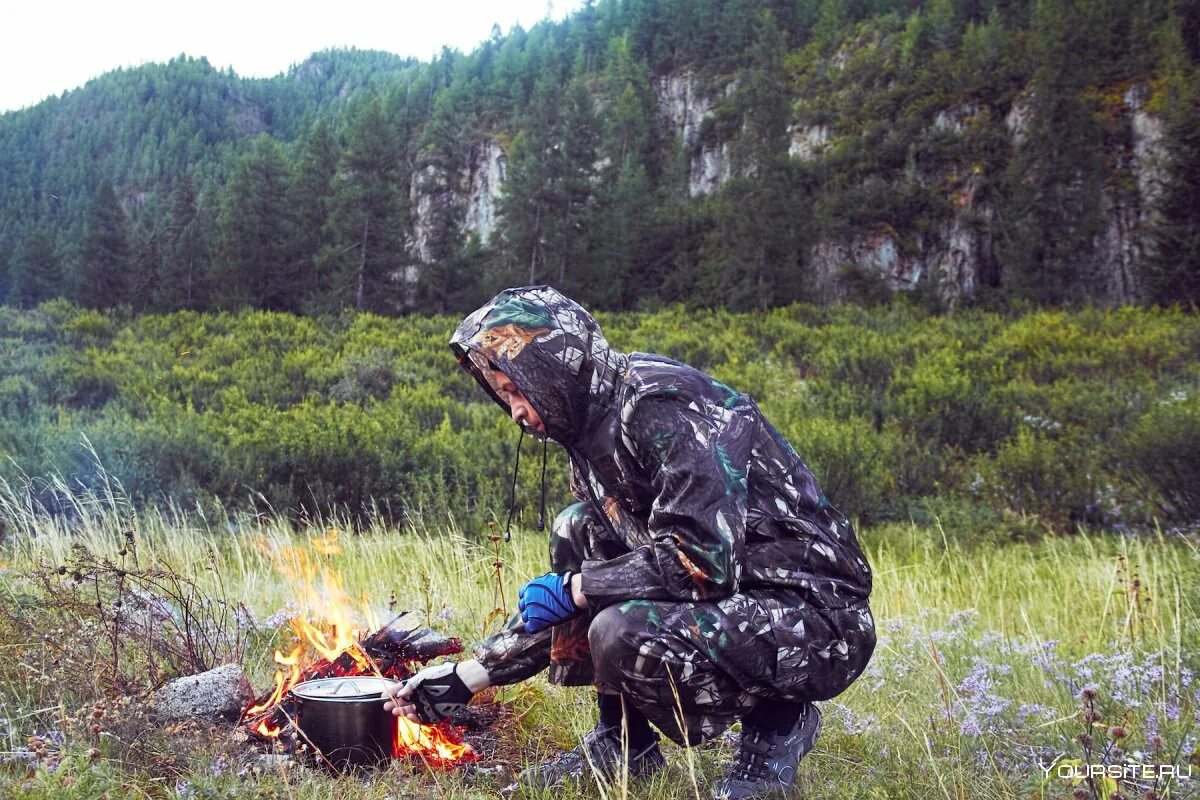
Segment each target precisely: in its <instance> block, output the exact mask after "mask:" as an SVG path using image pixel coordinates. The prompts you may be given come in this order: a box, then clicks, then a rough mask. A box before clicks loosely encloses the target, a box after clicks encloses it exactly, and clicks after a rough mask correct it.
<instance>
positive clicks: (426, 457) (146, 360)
mask: <svg viewBox="0 0 1200 800" xmlns="http://www.w3.org/2000/svg"><path fill="white" fill-rule="evenodd" d="M599 320H600V322H601V324H602V326H603V327H604V329H605V332H606V334H607V335H608V338H609V340H610V341H611V342H612V344H613V345H614V346H615V347H617V348H619V349H622V350H627V351H628V350H641V351H645V352H657V353H662V354H665V355H668V356H671V357H674V358H678V359H680V360H682V361H685V362H687V363H690V364H692V365H693V366H696V367H699V368H701V369H705V370H706V371H708V372H710V373H711V374H712V375H713V376H714V377H716V378H718V379H719V380H722V381H724V382H725V383H727V384H729V385H730V386H732V387H734V388H736V389H738V390H740V391H744V392H748V393H750V394H752V395H753V396H754V397H755V398H757V400H758V401H759V403H760V405H761V406H762V409H763V411H764V413H766V415H767V417H768V418H769V419H770V420H771V421H772V422H773V423H774V424H775V425H776V427H778V428H779V429H780V431H782V432H783V433H784V435H786V436H787V437H788V438H789V439H790V440H791V441H792V443H793V444H794V445H795V447H796V449H797V451H798V452H799V453H800V454H801V455H802V456H803V457H804V458H806V459H807V460H808V461H809V463H810V464H811V466H812V468H813V471H814V473H815V474H816V476H817V478H818V480H819V481H820V483H821V485H822V486H823V488H825V490H826V491H827V494H828V495H829V497H830V498H831V499H832V500H833V502H834V503H836V504H838V505H839V506H841V507H842V508H843V510H845V511H846V512H847V513H849V514H852V515H855V516H862V517H868V518H871V519H884V518H889V517H900V518H902V517H904V516H906V515H909V514H914V515H918V516H922V515H923V516H922V518H925V517H928V515H929V513H930V512H929V511H928V509H929V508H931V507H934V506H937V507H941V508H962V507H967V506H971V507H977V508H978V509H979V513H981V514H983V515H984V516H987V517H988V518H989V519H991V518H993V517H995V518H996V519H1009V520H1011V519H1020V518H1021V515H1024V516H1025V519H1027V520H1033V521H1036V520H1043V521H1045V522H1047V523H1050V524H1051V525H1053V526H1055V527H1058V528H1067V527H1070V526H1071V525H1073V524H1076V523H1080V522H1086V523H1096V522H1100V523H1142V522H1146V521H1149V520H1150V518H1152V517H1154V516H1155V515H1161V514H1168V515H1170V516H1172V517H1174V518H1180V519H1194V518H1195V517H1196V516H1198V515H1200V509H1198V508H1197V500H1196V495H1195V491H1196V490H1195V488H1194V487H1195V486H1196V485H1197V475H1196V473H1195V468H1194V467H1193V461H1194V460H1195V459H1193V458H1192V457H1191V454H1192V453H1193V452H1195V451H1196V449H1197V446H1196V445H1197V434H1196V427H1197V423H1196V417H1197V412H1196V405H1195V404H1196V401H1195V400H1194V399H1189V398H1194V397H1195V395H1196V392H1195V390H1194V388H1186V387H1195V386H1197V385H1200V319H1198V318H1197V317H1195V316H1191V315H1188V314H1184V313H1181V312H1178V311H1150V310H1145V309H1121V310H1116V311H1103V310H1097V309H1085V310H1082V311H1075V312H1066V311H1053V312H1049V311H1037V312H1032V313H1028V314H1025V315H1022V316H1018V317H1013V318H1006V317H1004V316H1001V315H1000V314H996V313H989V312H985V311H981V310H968V311H965V312H961V313H957V314H953V315H945V316H933V315H930V314H929V313H928V312H927V311H924V310H922V309H921V308H919V307H918V306H917V305H916V304H914V303H906V302H895V303H891V304H889V305H885V306H880V307H878V308H873V309H863V308H858V307H852V306H842V307H834V308H817V307H814V306H808V305H797V306H792V307H789V308H777V309H773V310H771V311H769V312H766V313H763V314H734V313H729V312H726V311H705V310H690V309H685V308H683V307H681V306H676V307H672V308H668V309H664V310H662V311H659V312H654V313H645V312H637V313H625V314H601V315H600V317H599ZM457 323H458V319H456V318H452V317H436V316H433V317H415V316H414V317H406V318H402V319H397V318H387V317H381V316H377V315H373V314H352V313H343V314H340V315H338V316H335V317H329V318H303V317H296V316H290V315H287V314H276V313H265V312H250V311H246V312H240V313H236V314H231V313H219V314H199V313H194V312H178V313H173V314H165V315H153V316H142V317H122V316H120V315H105V314H100V313H98V312H95V311H84V310H80V309H77V308H75V307H74V306H72V305H70V304H69V303H64V302H62V301H56V302H52V303H46V304H43V305H42V306H39V307H38V308H35V309H32V310H29V311H16V310H12V309H7V308H0V477H5V478H10V479H11V478H13V477H16V476H19V475H21V474H22V472H26V473H29V474H31V475H41V474H45V473H48V472H58V473H60V474H61V475H63V476H64V477H66V478H67V479H68V481H69V482H70V484H71V485H72V486H78V487H81V488H89V487H90V488H96V487H94V486H90V484H92V483H95V482H96V481H98V480H100V473H99V471H98V470H97V468H96V467H97V464H96V460H97V458H99V460H100V463H101V465H103V466H104V467H105V470H106V472H107V473H108V474H110V475H112V476H114V477H116V478H117V479H118V480H119V481H120V482H121V483H122V485H123V486H124V487H125V489H126V490H127V491H128V493H129V495H130V496H131V497H132V498H134V500H135V501H137V502H139V503H151V502H160V501H161V499H162V498H164V497H170V498H172V499H174V500H175V501H177V502H182V503H185V504H190V503H192V502H197V503H201V504H207V503H213V502H216V501H220V502H222V503H226V504H233V505H244V504H246V503H250V502H252V503H255V504H260V505H261V504H262V503H263V502H264V501H265V502H267V503H269V504H271V505H272V506H273V507H275V508H277V509H280V510H283V509H289V508H290V509H298V508H299V507H301V506H304V507H321V508H325V507H328V506H330V505H341V506H343V507H346V508H350V509H353V510H362V509H365V508H368V507H370V506H371V505H372V504H375V505H378V506H379V507H381V508H388V509H391V510H392V512H393V513H395V514H404V513H409V512H410V511H412V510H414V509H416V510H418V511H419V512H420V513H421V514H423V515H428V514H430V513H434V514H439V515H440V514H443V513H452V514H454V515H455V516H456V519H459V520H460V521H463V520H467V519H469V520H471V521H472V522H480V521H482V520H484V519H487V518H490V517H491V515H497V516H500V517H503V515H504V512H505V510H506V508H507V504H508V498H509V488H508V486H509V481H510V479H511V470H512V466H513V461H514V458H515V455H516V453H515V447H516V440H517V431H516V430H515V428H514V427H513V425H512V423H511V421H510V420H508V419H507V418H506V417H505V416H504V414H502V413H501V412H500V411H499V409H497V408H496V406H495V405H494V404H493V403H491V401H489V400H488V399H487V398H486V397H485V396H484V394H483V393H482V392H481V391H480V390H479V387H478V386H476V385H475V383H474V381H472V380H471V379H470V378H469V377H467V376H466V375H464V374H463V373H462V372H461V370H459V369H457V367H456V366H455V364H454V360H453V356H452V355H451V354H450V352H449V350H448V348H447V347H446V341H447V340H448V338H449V336H450V334H451V332H452V331H453V330H454V327H455V326H456V325H457ZM1180 387H1185V388H1184V389H1183V390H1182V391H1181V389H1180ZM84 437H87V440H89V441H90V442H91V443H92V446H93V447H94V449H95V455H93V454H92V452H91V451H90V450H89V449H88V447H87V446H85V445H84ZM540 455H541V454H540V452H539V451H538V449H537V447H536V443H531V442H527V443H526V448H525V451H524V454H523V456H522V463H523V466H524V468H523V469H522V471H521V475H520V478H519V485H518V490H517V504H518V515H519V516H520V517H522V518H523V519H525V521H526V522H528V523H532V521H533V520H534V519H535V518H536V508H537V506H538V505H539V500H540V497H539V493H540V481H539V472H540V463H539V460H540ZM549 455H550V459H549V464H548V471H547V474H548V476H549V478H550V485H549V492H548V497H547V507H548V509H549V511H550V513H553V511H555V510H557V508H558V507H560V506H561V505H562V504H564V503H565V502H567V500H568V497H567V493H566V483H567V474H568V468H567V463H566V458H565V457H564V455H563V453H562V452H561V451H560V450H559V449H558V448H552V449H551V450H550V452H549ZM955 513H958V512H955ZM1005 515H1007V516H1005ZM1014 515H1015V516H1014ZM1030 524H1034V523H1030ZM1006 525H1007V523H1006ZM1028 527H1029V526H1028V525H1027V524H1026V523H1024V522H1022V523H1020V524H1017V525H1016V527H1013V526H1011V525H1008V526H1007V528H1006V529H1007V530H1014V531H1024V530H1026V529H1027V528H1028ZM1014 535H1016V534H1014ZM1020 535H1024V534H1020Z"/></svg>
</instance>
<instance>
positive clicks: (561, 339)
mask: <svg viewBox="0 0 1200 800" xmlns="http://www.w3.org/2000/svg"><path fill="white" fill-rule="evenodd" d="M450 347H451V349H452V350H453V351H454V354H455V356H456V357H457V358H458V363H459V364H460V365H461V366H462V367H463V369H465V370H466V371H467V372H469V373H470V374H471V375H473V376H474V377H475V380H476V381H478V382H479V385H480V386H482V387H483V388H484V390H485V391H486V392H487V393H488V395H490V396H491V398H492V399H493V400H495V401H496V403H497V404H499V405H500V407H501V408H503V409H504V410H505V412H506V413H510V414H511V410H510V409H509V406H508V403H505V402H504V401H503V400H501V399H500V398H499V396H497V394H496V392H495V390H494V389H493V388H492V387H491V385H490V384H489V383H488V380H487V378H486V377H485V375H484V369H488V368H490V369H498V370H500V371H501V372H503V373H504V374H506V375H508V377H509V378H511V379H512V382H513V383H514V384H516V386H517V388H519V389H520V390H521V391H522V392H523V393H524V394H525V397H526V398H527V399H528V400H529V403H530V404H531V405H532V406H533V407H534V409H535V410H536V411H537V412H538V416H540V417H541V418H542V422H543V423H544V424H545V426H546V432H547V434H548V435H549V437H550V438H552V439H553V440H554V441H556V442H558V443H559V444H561V445H570V444H572V443H573V442H575V441H576V440H577V439H578V438H579V437H580V436H581V435H582V434H583V433H584V432H585V431H586V430H588V428H589V427H590V425H591V424H592V423H593V422H594V421H595V420H596V419H598V418H599V417H601V416H603V414H604V413H605V412H607V411H608V410H609V409H610V408H611V407H612V404H613V402H614V396H615V393H616V386H617V383H618V381H619V380H620V379H621V376H622V375H623V374H624V371H625V368H626V366H627V365H628V357H627V356H626V355H625V354H624V353H619V352H617V351H615V350H613V349H612V348H611V347H609V345H608V342H607V340H605V338H604V334H603V333H601V332H600V326H599V325H598V324H597V323H596V320H595V319H594V318H593V317H592V315H591V314H589V313H588V312H587V311H585V310H584V309H583V307H582V306H580V305H579V304H578V303H576V302H575V301H574V300H571V299H570V298H568V297H566V296H564V295H563V294H562V293H561V292H559V291H558V290H557V289H553V288H551V287H549V286H523V287H520V288H515V289H505V290H504V291H503V292H500V294H498V295H496V296H495V297H493V298H492V299H491V300H490V301H489V302H488V303H486V304H485V305H483V306H482V307H481V308H479V309H477V310H476V311H474V312H472V313H471V314H470V315H468V316H467V318H466V319H464V320H463V321H462V322H461V323H460V324H459V326H458V329H457V330H455V331H454V336H452V337H451V338H450Z"/></svg>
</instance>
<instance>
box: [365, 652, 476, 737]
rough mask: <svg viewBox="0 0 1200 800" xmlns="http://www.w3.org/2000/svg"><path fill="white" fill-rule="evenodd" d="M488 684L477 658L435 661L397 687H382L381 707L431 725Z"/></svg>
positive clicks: (466, 701) (463, 703) (395, 714)
mask: <svg viewBox="0 0 1200 800" xmlns="http://www.w3.org/2000/svg"><path fill="white" fill-rule="evenodd" d="M481 676H482V677H481ZM464 677H465V678H466V679H467V680H464ZM487 685H488V681H487V672H486V671H484V669H483V667H482V666H480V665H479V662H478V661H474V660H471V661H464V662H462V663H460V664H438V665H437V666H435V667H426V668H425V669H423V670H421V671H420V672H418V673H417V674H416V675H413V676H412V677H411V678H409V679H408V680H406V681H403V682H401V683H400V685H399V686H394V687H391V688H389V689H385V690H384V692H383V696H384V697H385V698H387V702H386V703H384V704H383V708H384V710H385V711H390V712H392V714H393V715H394V716H397V717H400V716H404V717H408V718H409V719H410V720H412V721H413V722H419V723H421V724H422V725H432V724H433V723H435V722H441V721H442V720H444V719H445V718H446V717H448V716H450V715H451V714H453V713H454V712H455V711H457V710H458V709H460V708H462V707H463V706H465V705H466V704H467V703H469V702H470V701H471V698H472V697H473V696H474V695H475V693H476V692H478V691H480V690H481V689H485V688H487Z"/></svg>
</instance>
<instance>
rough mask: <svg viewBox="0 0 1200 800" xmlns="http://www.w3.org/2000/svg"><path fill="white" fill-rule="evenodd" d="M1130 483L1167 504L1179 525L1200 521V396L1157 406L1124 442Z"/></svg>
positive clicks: (1182, 394) (1178, 398)
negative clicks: (1198, 519) (1183, 522)
mask: <svg viewBox="0 0 1200 800" xmlns="http://www.w3.org/2000/svg"><path fill="white" fill-rule="evenodd" d="M1123 450H1124V456H1125V458H1124V461H1123V464H1124V466H1125V468H1126V470H1127V472H1128V477H1129V479H1130V481H1132V482H1133V483H1134V484H1135V485H1136V486H1138V487H1140V488H1142V489H1143V490H1144V491H1145V492H1146V493H1148V494H1157V495H1158V496H1159V497H1161V498H1162V500H1163V501H1164V502H1165V503H1166V506H1167V507H1166V511H1167V513H1168V514H1169V515H1170V516H1172V517H1174V518H1177V519H1189V520H1194V519H1196V518H1197V517H1200V394H1197V393H1196V392H1195V390H1192V391H1191V392H1190V393H1188V392H1184V391H1182V390H1181V391H1180V392H1179V393H1178V395H1177V396H1175V397H1172V398H1169V399H1167V400H1164V401H1161V402H1159V403H1156V404H1155V405H1154V406H1153V407H1151V409H1150V410H1149V411H1148V412H1147V413H1146V414H1145V416H1143V417H1142V418H1141V419H1139V420H1138V421H1137V424H1135V425H1134V426H1133V427H1132V428H1131V429H1130V430H1129V432H1128V435H1127V436H1126V437H1125V441H1124V448H1123Z"/></svg>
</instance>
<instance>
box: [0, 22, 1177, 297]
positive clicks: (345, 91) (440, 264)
mask: <svg viewBox="0 0 1200 800" xmlns="http://www.w3.org/2000/svg"><path fill="white" fill-rule="evenodd" d="M1198 19H1200V17H1198V15H1197V12H1196V11H1194V10H1192V9H1190V8H1189V7H1187V6H1186V5H1185V4H1172V3H1170V2H1167V0H1151V1H1150V2H1146V3H1140V4H1133V3H1130V2H1125V1H1124V0H1110V1H1109V2H1103V3H1102V2H1099V1H1098V0H1088V1H1087V2H1077V1H1076V0H1037V1H1036V2H1029V0H931V2H925V3H919V4H912V3H909V2H896V1H895V0H873V1H872V2H855V3H844V2H837V1H836V0H820V1H818V0H802V2H796V3H794V2H786V3H785V2H781V1H780V0H763V1H761V2H748V1H747V0H600V2H595V3H589V4H587V5H586V6H585V7H584V8H583V9H581V10H580V11H579V12H577V13H576V14H574V15H572V16H571V17H569V18H568V19H566V20H565V21H563V22H543V23H539V24H538V25H536V26H534V27H533V28H531V29H530V30H528V31H525V30H521V29H515V30H513V31H511V32H510V33H509V34H508V35H502V34H501V32H500V31H498V30H497V31H496V32H495V35H494V36H493V38H492V39H491V40H490V41H488V42H486V43H484V44H483V45H482V46H481V47H480V48H479V49H477V50H476V51H474V52H472V53H469V54H462V53H458V52H453V51H449V50H444V51H443V52H442V54H441V55H440V57H438V58H437V59H435V60H433V61H432V62H416V61H412V60H403V59H400V58H398V57H396V56H391V55H389V54H386V53H377V52H361V51H339V52H326V53H320V54H316V55H314V56H312V57H311V58H310V59H308V60H307V61H305V62H304V63H302V64H300V65H298V66H296V67H295V68H293V69H292V70H290V71H289V72H288V73H287V74H285V75H281V76H278V77H276V78H272V79H267V80H246V79H241V78H238V77H237V76H235V75H233V74H232V73H230V72H221V71H218V70H215V69H213V68H212V67H211V66H210V65H209V64H208V63H207V62H206V61H204V60H203V59H202V58H201V59H195V58H188V57H180V58H178V59H175V60H173V61H171V62H170V63H168V64H165V65H149V66H145V67H140V68H137V69H131V70H119V71H116V72H113V73H109V74H107V75H105V76H102V77H100V78H97V79H95V80H93V81H91V82H89V83H88V84H87V85H86V86H84V87H83V88H81V89H78V90H75V91H72V92H68V93H65V94H64V95H63V96H61V97H59V98H53V99H50V100H47V101H45V102H44V103H42V104H39V105H38V106H35V107H33V108H30V109H26V110H23V111H19V112H12V113H8V114H5V115H3V116H0V276H4V278H5V279H4V280H3V281H0V298H3V301H4V302H8V303H11V304H15V305H32V304H35V303H37V302H39V301H41V300H44V299H46V298H49V297H54V296H67V297H70V298H72V299H75V300H76V301H78V302H81V303H84V304H87V305H94V306H110V305H125V304H128V305H130V306H132V307H133V308H134V309H135V310H154V311H167V310H174V309H180V308H191V309H218V308H237V307H242V306H247V305H249V306H254V307H259V308H266V309H273V310H288V311H301V312H321V311H330V310H335V309H339V308H343V307H347V306H351V307H357V308H360V309H366V310H373V311H377V312H384V313H396V312H401V311H408V310H433V311H439V312H441V311H457V310H462V309H464V308H466V307H469V306H472V305H473V304H474V303H476V302H477V301H478V300H479V299H481V298H482V297H484V296H486V295H487V294H488V293H489V292H491V291H492V290H494V289H495V288H497V287H500V286H503V285H511V284H514V283H527V282H530V283H531V282H543V281H544V282H552V283H554V284H555V285H557V286H559V287H560V288H562V289H563V290H565V291H567V292H568V293H571V294H574V295H576V296H578V297H579V298H580V299H581V300H583V301H585V302H587V303H589V304H591V305H593V306H597V307H604V308H613V309H619V308H647V307H656V306H658V305H660V304H663V303H669V302H674V301H686V302H689V303H695V304H700V305H710V306H716V305H723V306H728V307H733V308H755V307H765V306H771V305H777V304H786V303H788V302H792V301H796V300H806V301H813V302H822V303H824V302H832V301H840V300H854V301H861V302H867V303H872V302H877V301H879V300H881V299H883V298H885V297H887V296H888V295H889V294H891V293H892V292H894V291H897V290H905V291H909V292H914V293H916V294H917V295H918V296H920V297H921V298H922V299H923V300H924V301H925V302H927V303H928V304H930V305H934V306H939V307H944V306H948V305H956V304H961V303H963V302H985V303H1008V302H1012V301H1033V302H1036V303H1044V304H1052V305H1058V304H1077V303H1081V302H1098V303H1102V304H1110V305H1112V304H1123V303H1131V302H1145V301H1149V302H1180V301H1182V302H1184V303H1187V302H1194V301H1195V300H1196V299H1197V298H1198V297H1200V269H1198V265H1197V260H1198V259H1200V255H1197V253H1198V252H1200V248H1197V246H1196V244H1197V242H1200V211H1198V210H1197V209H1200V195H1198V194H1197V193H1198V192H1200V189H1197V186H1198V185H1200V181H1197V180H1196V178H1197V177H1198V176H1200V92H1198V91H1197V86H1198V79H1197V59H1198V56H1200V40H1198V31H1200V22H1198Z"/></svg>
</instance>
